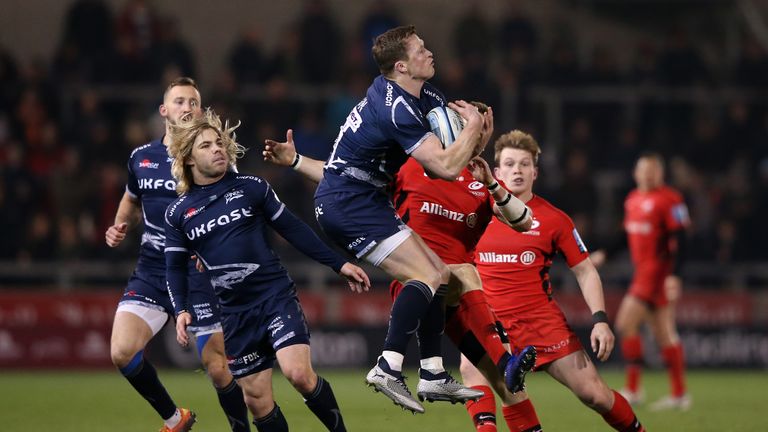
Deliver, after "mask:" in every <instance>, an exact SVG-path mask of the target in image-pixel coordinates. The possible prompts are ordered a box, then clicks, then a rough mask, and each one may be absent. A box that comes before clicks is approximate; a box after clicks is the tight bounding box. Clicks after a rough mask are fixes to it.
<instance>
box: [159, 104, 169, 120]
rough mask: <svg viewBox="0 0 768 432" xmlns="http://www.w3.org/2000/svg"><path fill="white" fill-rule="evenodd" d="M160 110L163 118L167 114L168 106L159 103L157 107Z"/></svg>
mask: <svg viewBox="0 0 768 432" xmlns="http://www.w3.org/2000/svg"><path fill="white" fill-rule="evenodd" d="M157 110H158V111H159V112H160V115H161V116H163V118H165V117H166V116H168V108H166V107H165V104H160V107H159V108H158V109H157Z"/></svg>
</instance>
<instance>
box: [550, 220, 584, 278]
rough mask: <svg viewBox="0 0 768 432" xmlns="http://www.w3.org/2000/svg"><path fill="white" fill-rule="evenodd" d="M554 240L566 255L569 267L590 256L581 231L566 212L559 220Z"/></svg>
mask: <svg viewBox="0 0 768 432" xmlns="http://www.w3.org/2000/svg"><path fill="white" fill-rule="evenodd" d="M554 240H555V245H556V246H557V249H558V250H560V251H561V252H562V253H563V256H565V261H566V262H567V263H568V267H573V266H575V265H576V264H579V263H580V262H582V261H584V260H585V259H587V258H588V257H589V252H588V251H587V246H586V245H585V244H584V241H583V240H582V239H581V236H580V235H579V231H578V230H577V229H576V227H575V226H574V225H573V221H572V220H571V218H569V217H568V216H566V215H565V214H563V215H562V217H561V218H560V219H559V220H558V229H557V232H556V234H555V238H554Z"/></svg>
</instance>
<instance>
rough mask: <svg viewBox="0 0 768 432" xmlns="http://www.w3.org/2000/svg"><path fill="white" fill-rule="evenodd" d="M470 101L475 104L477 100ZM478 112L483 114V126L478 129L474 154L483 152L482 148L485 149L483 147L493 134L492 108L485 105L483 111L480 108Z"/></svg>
mask: <svg viewBox="0 0 768 432" xmlns="http://www.w3.org/2000/svg"><path fill="white" fill-rule="evenodd" d="M472 103H473V104H475V103H479V102H472ZM480 113H481V114H482V115H483V128H482V129H481V130H480V142H479V143H478V145H477V147H476V148H475V152H474V155H475V156H477V155H479V154H480V153H482V152H483V150H485V147H486V146H487V145H488V143H489V142H490V141H491V137H492V136H493V108H491V107H489V106H486V108H485V112H483V110H480Z"/></svg>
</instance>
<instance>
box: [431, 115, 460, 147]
mask: <svg viewBox="0 0 768 432" xmlns="http://www.w3.org/2000/svg"><path fill="white" fill-rule="evenodd" d="M427 121H429V128H430V129H431V130H432V133H434V134H435V135H437V137H438V138H440V142H441V143H443V148H447V147H448V146H450V145H451V144H453V142H454V141H456V138H457V137H458V136H459V134H460V133H461V131H462V129H464V120H463V119H462V118H461V116H460V115H459V113H457V112H456V111H454V110H452V109H451V108H448V107H447V106H439V107H435V108H432V109H431V110H430V111H429V112H428V113H427Z"/></svg>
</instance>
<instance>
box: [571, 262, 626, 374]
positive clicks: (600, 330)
mask: <svg viewBox="0 0 768 432" xmlns="http://www.w3.org/2000/svg"><path fill="white" fill-rule="evenodd" d="M571 271H572V272H573V273H574V275H576V280H577V281H578V283H579V288H580V289H581V294H582V295H583V296H584V301H585V302H586V303H587V306H589V310H590V311H591V312H592V316H593V318H594V320H595V323H594V326H593V327H592V334H591V335H590V337H589V340H590V342H591V345H592V351H594V353H595V355H596V356H597V358H598V359H599V360H600V361H606V360H608V357H610V356H611V352H612V351H613V347H614V344H615V342H616V340H615V337H614V335H613V332H612V331H611V327H610V326H609V325H608V317H607V316H606V314H605V298H604V297H603V284H602V282H601V281H600V275H599V274H598V272H597V269H596V268H595V266H594V264H592V261H591V260H590V259H589V258H587V259H585V260H584V261H582V262H580V263H578V264H576V265H575V266H573V267H571Z"/></svg>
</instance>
